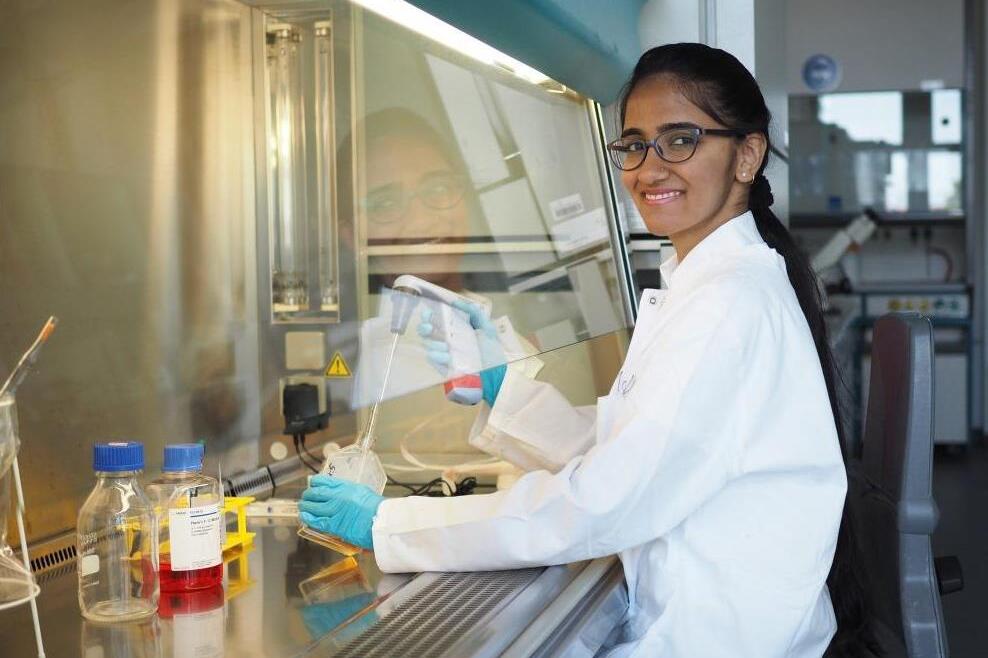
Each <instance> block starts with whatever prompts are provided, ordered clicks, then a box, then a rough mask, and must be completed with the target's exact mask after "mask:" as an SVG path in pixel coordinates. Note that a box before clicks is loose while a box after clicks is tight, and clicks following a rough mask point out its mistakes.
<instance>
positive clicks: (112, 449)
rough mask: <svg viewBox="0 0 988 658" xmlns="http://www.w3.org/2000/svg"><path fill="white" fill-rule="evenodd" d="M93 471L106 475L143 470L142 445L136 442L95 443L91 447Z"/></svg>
mask: <svg viewBox="0 0 988 658" xmlns="http://www.w3.org/2000/svg"><path fill="white" fill-rule="evenodd" d="M93 470H94V471H105V472H108V473H118V472H120V471H141V470H144V444H143V443H138V442H136V441H122V442H116V443H97V444H96V445H94V446H93Z"/></svg>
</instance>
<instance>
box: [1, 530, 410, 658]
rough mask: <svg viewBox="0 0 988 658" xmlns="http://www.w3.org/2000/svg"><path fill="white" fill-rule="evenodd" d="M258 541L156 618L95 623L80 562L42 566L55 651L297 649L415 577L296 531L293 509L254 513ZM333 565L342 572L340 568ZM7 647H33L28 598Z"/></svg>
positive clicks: (8, 623) (136, 653)
mask: <svg viewBox="0 0 988 658" xmlns="http://www.w3.org/2000/svg"><path fill="white" fill-rule="evenodd" d="M249 529H250V530H251V531H252V532H255V533H257V534H256V536H255V537H254V543H253V547H252V548H251V549H250V550H248V551H247V552H246V553H245V554H244V555H243V556H242V558H241V559H238V560H233V561H231V562H230V563H229V564H228V569H227V571H228V576H227V582H226V589H225V592H220V593H218V592H214V591H210V590H206V591H203V592H199V593H196V594H184V595H178V596H176V595H167V594H162V597H161V602H160V605H159V614H158V615H157V616H155V617H154V618H153V619H152V620H151V621H150V622H146V623H138V624H119V625H112V626H106V625H97V624H92V623H90V622H87V621H85V620H84V619H83V618H82V615H81V614H80V613H79V605H78V602H77V600H76V572H75V563H74V562H70V563H68V564H67V565H66V566H65V567H63V568H62V569H61V570H60V571H57V572H54V573H52V574H50V575H43V576H42V577H41V578H40V579H39V580H40V581H41V595H40V596H39V598H38V607H39V612H40V615H41V628H42V633H43V637H44V641H45V650H46V653H47V655H48V656H50V657H52V658H56V657H57V658H61V657H62V656H67V657H71V656H82V657H84V658H95V657H100V658H123V657H125V656H126V657H131V656H133V657H141V656H168V657H169V658H170V657H171V656H175V657H176V658H177V657H179V656H181V657H182V658H185V657H193V656H194V657H196V658H205V657H212V656H223V655H227V656H244V657H249V656H258V657H260V656H265V657H275V656H295V655H299V654H303V653H304V652H305V651H306V650H307V649H308V648H309V647H310V646H312V645H313V644H314V642H315V641H316V640H318V639H319V638H320V637H322V636H323V635H325V634H326V633H328V632H329V631H331V630H333V629H334V628H335V627H336V626H337V625H339V624H340V623H342V622H344V621H345V620H346V619H347V618H349V617H351V616H352V615H353V614H355V613H357V612H358V611H359V610H360V609H361V608H364V607H366V606H369V605H372V604H373V603H374V602H375V601H376V600H379V599H381V598H382V597H386V596H387V595H388V594H390V593H392V592H393V591H394V590H396V589H397V588H399V587H401V586H402V585H404V584H405V583H406V582H408V581H409V580H410V579H411V578H412V575H410V574H405V575H386V574H382V573H381V572H380V570H378V568H377V565H376V564H375V562H374V558H373V555H370V554H363V555H359V556H357V557H356V559H355V564H354V563H349V564H350V565H351V566H355V567H356V568H355V569H346V566H347V564H348V563H347V562H346V558H344V556H342V555H340V554H338V553H335V552H333V551H330V550H327V549H325V548H322V547H320V546H317V545H315V544H313V543H311V542H309V541H307V540H304V539H301V538H300V537H298V536H297V535H296V531H297V524H296V522H295V520H294V519H260V520H257V519H252V520H250V522H249ZM334 572H335V573H334ZM0 638H2V639H0V645H2V646H3V649H2V651H0V653H2V654H3V655H4V656H18V657H21V656H34V655H36V649H35V643H34V634H33V632H32V630H31V614H30V609H29V607H28V606H27V605H22V606H20V607H18V608H15V609H12V610H7V611H4V612H0Z"/></svg>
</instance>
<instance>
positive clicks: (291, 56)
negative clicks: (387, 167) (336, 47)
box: [267, 25, 308, 310]
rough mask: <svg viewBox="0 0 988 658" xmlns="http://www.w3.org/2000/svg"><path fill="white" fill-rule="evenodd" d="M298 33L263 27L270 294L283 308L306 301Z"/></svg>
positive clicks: (281, 27) (298, 307)
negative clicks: (267, 108) (271, 250)
mask: <svg viewBox="0 0 988 658" xmlns="http://www.w3.org/2000/svg"><path fill="white" fill-rule="evenodd" d="M300 40H301V38H300V36H299V34H298V32H297V31H296V30H294V29H292V28H291V27H289V26H287V25H275V26H272V28H271V30H270V31H269V32H268V53H267V55H268V57H267V65H268V85H269V93H270V117H269V125H268V130H269V135H268V139H269V162H268V166H269V174H270V184H269V187H270V194H271V197H272V199H271V204H270V209H271V211H272V213H273V227H274V236H273V238H274V240H273V242H274V253H273V258H274V262H273V263H272V288H273V290H272V294H273V298H274V303H275V304H278V305H281V306H282V307H284V308H283V310H302V309H305V308H307V307H308V226H307V224H308V217H307V211H306V190H305V118H304V109H303V107H302V90H301V71H300V60H299V45H300Z"/></svg>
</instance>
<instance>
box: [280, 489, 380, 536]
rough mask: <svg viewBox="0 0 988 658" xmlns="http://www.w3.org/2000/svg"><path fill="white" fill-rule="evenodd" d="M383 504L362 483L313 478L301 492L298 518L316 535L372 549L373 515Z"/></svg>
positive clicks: (378, 497)
mask: <svg viewBox="0 0 988 658" xmlns="http://www.w3.org/2000/svg"><path fill="white" fill-rule="evenodd" d="M383 501H384V496H379V495H377V494H376V493H374V492H373V491H371V490H370V489H369V488H367V487H365V486H364V485H362V484H355V483H353V482H349V481H347V480H341V479H340V478H337V477H333V476H332V475H316V476H315V477H313V478H312V480H311V482H310V483H309V488H308V489H306V490H305V491H303V492H302V500H301V501H299V504H298V517H299V519H301V520H302V523H304V524H305V525H307V526H309V527H310V528H312V529H314V530H318V531H319V532H326V533H329V534H331V535H336V536H337V537H339V538H340V539H342V540H343V541H345V542H348V543H350V544H353V545H354V546H359V547H360V548H366V549H368V550H374V536H373V534H372V533H371V528H372V527H373V526H374V515H375V514H377V508H378V507H380V506H381V503H382V502H383Z"/></svg>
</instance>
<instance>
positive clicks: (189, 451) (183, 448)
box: [161, 443, 203, 473]
mask: <svg viewBox="0 0 988 658" xmlns="http://www.w3.org/2000/svg"><path fill="white" fill-rule="evenodd" d="M202 456H203V448H202V444H201V443H173V444H171V445H167V446H165V461H164V464H163V465H162V467H161V470H162V471H165V472H166V473H168V472H174V471H201V470H202Z"/></svg>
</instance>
